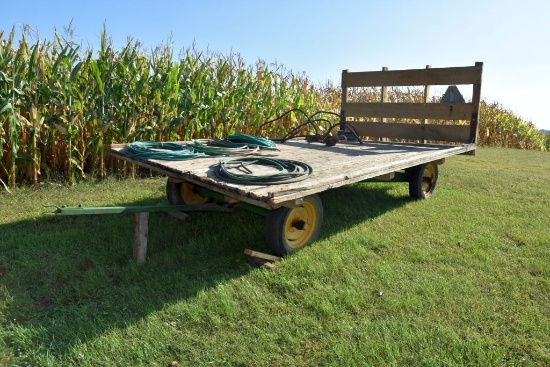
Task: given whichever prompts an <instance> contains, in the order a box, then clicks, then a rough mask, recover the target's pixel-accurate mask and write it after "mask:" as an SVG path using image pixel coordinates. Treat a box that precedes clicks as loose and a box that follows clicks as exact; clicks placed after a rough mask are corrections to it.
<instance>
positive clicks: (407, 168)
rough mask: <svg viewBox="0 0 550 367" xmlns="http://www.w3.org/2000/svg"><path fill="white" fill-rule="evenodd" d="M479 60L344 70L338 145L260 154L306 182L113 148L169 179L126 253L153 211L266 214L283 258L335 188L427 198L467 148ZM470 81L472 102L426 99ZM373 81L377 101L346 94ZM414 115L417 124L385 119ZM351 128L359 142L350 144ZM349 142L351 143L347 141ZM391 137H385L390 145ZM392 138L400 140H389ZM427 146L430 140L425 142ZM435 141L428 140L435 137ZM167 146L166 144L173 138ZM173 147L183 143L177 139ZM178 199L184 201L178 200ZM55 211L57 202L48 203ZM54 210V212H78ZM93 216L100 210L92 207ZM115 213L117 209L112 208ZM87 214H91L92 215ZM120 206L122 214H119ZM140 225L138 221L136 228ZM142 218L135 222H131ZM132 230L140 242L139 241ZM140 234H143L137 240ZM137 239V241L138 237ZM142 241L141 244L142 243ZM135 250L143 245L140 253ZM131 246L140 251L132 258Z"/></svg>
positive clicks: (309, 235)
mask: <svg viewBox="0 0 550 367" xmlns="http://www.w3.org/2000/svg"><path fill="white" fill-rule="evenodd" d="M482 69H483V64H482V63H480V62H478V63H475V65H474V66H468V67H452V68H430V67H427V68H425V69H412V70H395V71H389V70H387V69H386V68H384V69H383V70H382V71H371V72H349V71H347V70H344V71H343V72H342V104H341V112H340V119H339V131H338V134H337V135H336V136H337V137H338V139H337V141H336V142H332V144H320V143H319V142H316V141H311V140H308V139H302V138H300V139H289V140H286V141H284V143H280V144H277V149H278V151H274V150H269V151H262V152H261V156H260V157H267V158H268V159H274V160H277V161H283V162H302V163H304V164H305V165H306V166H308V167H310V168H311V172H308V176H307V178H305V179H301V180H293V181H291V182H285V181H282V182H277V183H276V184H262V183H253V182H247V181H242V182H232V181H228V180H226V179H224V178H222V177H220V174H219V169H220V161H225V160H227V158H223V157H222V158H220V157H219V156H205V157H200V158H197V159H186V160H165V159H155V158H144V159H142V158H140V159H136V158H135V157H132V156H131V155H130V154H128V150H127V149H126V147H127V146H128V145H127V144H115V145H112V146H111V150H110V154H111V155H112V156H114V157H116V158H119V159H121V160H124V161H127V162H129V163H133V164H136V165H138V166H141V167H144V168H148V169H151V170H153V171H155V172H158V173H161V174H163V175H165V176H167V182H166V195H167V199H168V202H169V203H170V205H169V206H165V207H164V209H162V207H161V208H160V209H159V207H142V208H141V209H139V207H138V208H135V209H129V210H130V212H132V211H133V210H135V211H133V213H135V214H136V231H135V233H136V234H135V236H134V259H135V260H136V261H138V262H144V261H145V257H146V253H145V252H146V230H145V231H144V228H146V220H147V219H146V218H147V216H146V215H140V213H148V212H155V211H165V212H168V211H176V210H177V211H183V212H186V211H191V210H215V211H229V210H232V209H234V208H244V209H247V210H251V211H253V212H255V213H258V214H261V215H264V216H265V217H266V221H265V228H264V234H265V240H266V243H267V245H268V247H269V249H270V250H271V252H272V253H274V254H275V255H277V256H285V255H287V254H289V253H292V252H294V251H296V250H297V249H299V248H302V247H304V246H306V245H308V244H310V243H312V242H313V241H315V240H316V238H317V237H318V235H319V233H320V231H321V226H322V223H323V205H322V202H321V199H320V197H319V195H318V194H319V193H320V192H323V191H325V190H329V189H333V188H337V187H340V186H344V185H348V184H352V183H356V182H361V181H367V180H373V181H380V180H381V181H392V182H408V184H409V195H410V197H411V198H413V199H425V198H428V197H430V196H431V195H432V194H433V193H434V191H435V189H436V187H437V182H438V176H439V173H438V166H439V165H440V164H442V163H443V162H444V161H445V159H446V158H448V157H451V156H454V155H457V154H474V152H475V149H476V141H477V127H478V113H479V101H480V92H481V79H482ZM432 85H440V86H449V88H451V89H452V92H453V93H456V91H457V89H456V85H471V86H472V99H471V101H469V102H465V101H464V100H463V99H460V98H459V99H453V98H448V96H447V97H446V98H444V100H443V101H442V102H440V103H430V102H429V98H428V95H429V89H430V88H429V87H430V86H432ZM409 86H421V87H423V88H424V101H423V102H422V103H397V102H394V103H392V102H388V98H387V88H388V87H409ZM363 87H379V88H381V91H382V93H381V100H380V101H379V102H375V103H367V102H357V101H352V100H350V98H348V97H349V95H350V91H351V90H352V88H363ZM399 119H416V120H419V121H420V123H403V122H393V121H389V120H399ZM430 120H438V121H439V120H445V121H447V122H449V121H451V122H453V121H458V120H460V121H466V124H452V123H451V124H448V123H447V124H434V123H431V122H430ZM350 132H352V135H353V136H356V137H357V139H350V140H348V139H347V137H349V135H350ZM351 140H355V141H351ZM391 140H393V141H391ZM396 140H398V141H396ZM427 142H432V143H427ZM434 142H435V143H434ZM171 144H172V143H171ZM176 144H179V145H181V146H184V145H186V144H189V142H179V143H176ZM229 170H232V172H233V173H234V174H239V175H244V176H246V174H247V172H252V171H253V172H254V174H260V175H263V174H265V175H269V174H271V173H270V172H272V170H273V167H267V168H266V166H265V165H261V164H255V163H254V158H251V159H250V161H247V163H244V164H236V165H233V166H231V167H230V168H229ZM182 205H183V206H182ZM56 208H57V207H56ZM85 211H86V210H84V211H80V212H79V211H78V209H70V210H67V209H65V210H64V208H57V210H56V212H54V213H57V214H62V215H74V214H67V213H69V212H70V213H75V214H78V213H84V212H85ZM95 211H96V212H95V213H93V214H99V213H100V212H101V210H95ZM114 211H116V210H114ZM92 212H93V211H90V212H89V214H91V213H92ZM122 212H124V211H122ZM144 222H145V224H143V223H144ZM139 223H142V224H139ZM140 233H141V234H143V233H145V238H142V239H139V237H140ZM141 237H143V236H141ZM136 238H137V239H136ZM144 242H145V246H144V245H143V243H144ZM140 249H141V250H140ZM136 251H137V252H138V253H139V254H138V256H136Z"/></svg>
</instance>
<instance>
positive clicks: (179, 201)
mask: <svg viewBox="0 0 550 367" xmlns="http://www.w3.org/2000/svg"><path fill="white" fill-rule="evenodd" d="M186 185H187V186H186ZM194 187H195V186H194V185H193V184H191V183H189V182H173V181H171V180H170V179H168V180H167V181H166V198H167V199H168V202H169V203H170V205H200V204H204V203H206V202H208V201H209V200H210V199H209V198H206V197H203V196H200V195H199V194H198V193H197V194H196V196H195V195H192V197H191V199H188V200H186V199H185V197H184V196H185V195H184V191H185V190H193V189H194Z"/></svg>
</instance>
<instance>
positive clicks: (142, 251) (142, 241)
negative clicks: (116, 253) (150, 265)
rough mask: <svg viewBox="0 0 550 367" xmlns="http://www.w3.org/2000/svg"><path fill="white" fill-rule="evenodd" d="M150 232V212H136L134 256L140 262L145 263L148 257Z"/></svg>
mask: <svg viewBox="0 0 550 367" xmlns="http://www.w3.org/2000/svg"><path fill="white" fill-rule="evenodd" d="M148 232H149V213H148V212H144V213H136V220H135V224H134V246H133V256H132V258H133V259H134V261H135V262H137V263H138V264H143V263H145V259H146V258H147V236H148Z"/></svg>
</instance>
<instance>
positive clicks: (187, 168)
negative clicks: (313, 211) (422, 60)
mask: <svg viewBox="0 0 550 367" xmlns="http://www.w3.org/2000/svg"><path fill="white" fill-rule="evenodd" d="M418 126H420V125H418ZM278 147H279V149H280V153H279V155H278V158H282V159H294V160H299V161H303V162H305V163H307V164H309V165H311V167H312V168H313V174H312V175H311V176H310V178H308V179H306V180H304V181H301V182H296V183H291V184H282V185H269V186H267V185H264V186H251V185H239V184H231V183H227V182H223V181H221V180H220V179H219V178H217V177H216V175H215V173H214V171H215V170H214V168H215V166H216V165H217V163H218V162H219V159H220V158H201V159H195V160H192V161H154V160H147V161H143V162H141V161H136V160H133V159H131V158H128V157H125V156H124V155H123V154H121V153H120V152H119V150H120V149H121V148H122V147H121V146H118V147H113V148H112V150H111V152H112V154H113V156H116V157H120V158H121V159H124V160H127V161H130V162H132V163H135V164H138V165H140V166H143V167H146V168H151V169H153V170H155V171H157V172H161V173H163V174H166V175H168V176H170V177H174V178H178V179H181V180H184V181H188V182H192V183H195V184H198V185H201V186H204V187H205V188H207V189H210V190H213V191H215V192H219V193H221V194H223V195H225V196H227V197H230V198H233V199H236V200H238V201H243V202H246V203H249V204H253V205H256V206H260V207H263V208H266V209H274V208H277V207H279V206H281V205H282V204H283V203H284V202H287V201H291V200H295V199H299V198H303V197H305V196H307V195H312V194H315V193H319V192H322V191H325V190H327V189H330V188H334V187H339V186H343V185H347V184H350V183H354V182H359V181H363V180H366V179H368V178H372V177H376V176H381V175H385V174H389V173H391V172H394V171H398V170H401V169H404V168H407V167H411V166H414V165H418V164H422V163H426V162H431V161H435V160H439V159H443V158H445V157H449V156H452V155H455V154H460V153H465V152H468V151H471V150H474V149H475V145H473V144H465V145H459V146H451V145H431V144H426V145H423V144H414V143H393V142H374V141H372V142H370V141H369V142H365V143H364V144H362V145H361V144H358V143H352V144H336V145H335V146H333V147H327V146H325V145H323V144H319V143H307V142H305V141H304V140H291V141H287V142H286V143H284V144H279V145H278Z"/></svg>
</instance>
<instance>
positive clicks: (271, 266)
mask: <svg viewBox="0 0 550 367" xmlns="http://www.w3.org/2000/svg"><path fill="white" fill-rule="evenodd" d="M262 266H263V267H264V268H267V269H269V270H275V269H277V266H276V265H275V264H273V263H270V262H266V263H265V264H263V265H262Z"/></svg>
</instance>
